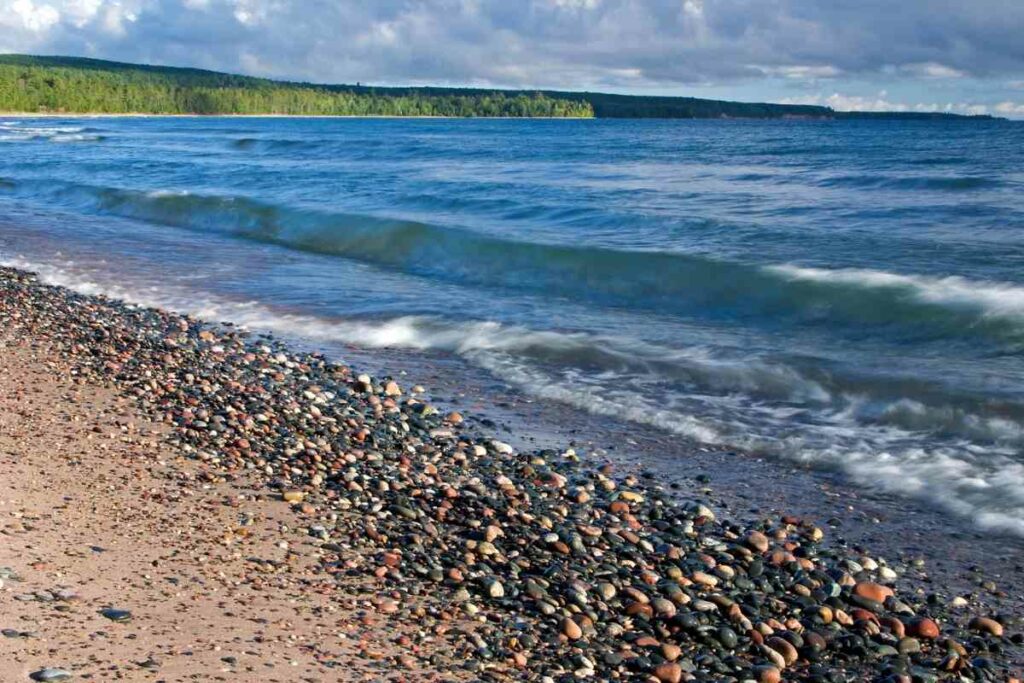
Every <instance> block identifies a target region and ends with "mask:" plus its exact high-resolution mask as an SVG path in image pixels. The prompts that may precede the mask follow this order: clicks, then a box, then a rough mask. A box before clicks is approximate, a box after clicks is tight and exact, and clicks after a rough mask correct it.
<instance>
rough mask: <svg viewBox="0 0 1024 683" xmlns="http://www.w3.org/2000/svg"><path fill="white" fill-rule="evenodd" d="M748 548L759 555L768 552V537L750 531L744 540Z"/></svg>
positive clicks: (758, 532)
mask: <svg viewBox="0 0 1024 683" xmlns="http://www.w3.org/2000/svg"><path fill="white" fill-rule="evenodd" d="M744 540H745V541H746V543H747V545H748V546H750V547H751V548H753V549H754V550H756V551H757V552H759V553H765V552H768V537H767V536H765V535H764V534H762V533H761V532H760V531H751V532H750V533H748V534H747V537H746V538H745V539H744Z"/></svg>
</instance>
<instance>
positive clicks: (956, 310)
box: [4, 181, 1024, 350]
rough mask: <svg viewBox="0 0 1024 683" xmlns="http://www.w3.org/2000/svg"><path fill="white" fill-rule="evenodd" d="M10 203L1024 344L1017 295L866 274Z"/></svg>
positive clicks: (294, 221) (701, 310)
mask: <svg viewBox="0 0 1024 683" xmlns="http://www.w3.org/2000/svg"><path fill="white" fill-rule="evenodd" d="M4 189H6V190H7V191H13V192H14V193H15V194H18V195H23V196H29V197H31V198H33V199H40V198H42V199H44V200H47V201H50V202H55V203H63V204H71V205H73V206H74V207H75V208H76V209H79V210H85V211H92V212H96V213H100V214H103V215H116V216H120V217H124V218H129V219H135V220H142V221H146V222H149V223H154V224H158V225H165V226H170V227H176V228H185V229H189V230H195V231H199V232H208V233H209V232H212V233H216V234H221V235H224V236H227V237H231V238H236V239H244V240H252V241H257V242H264V243H271V244H276V245H279V246H282V247H285V248H288V249H295V250H301V251H306V252H312V253H316V254H322V255H329V256H337V257H343V258H346V259H351V260H355V261H360V262H364V263H368V264H372V265H374V266H377V267H382V268H387V269H391V270H395V271H400V272H404V273H409V274H412V275H416V276H421V277H427V278H430V279H436V280H440V281H445V282H453V283H456V284H460V285H469V286H479V287H493V288H501V289H507V290H516V291H527V292H542V293H544V294H545V295H546V296H555V297H564V298H566V299H571V300H573V301H587V302H591V303H594V304H597V305H602V306H610V307H627V308H630V309H643V310H649V311H655V312H661V313H674V314H684V315H692V316H697V317H700V318H702V319H711V320H712V321H713V320H731V319H735V318H748V319H749V318H754V319H760V320H765V321H768V322H771V323H772V324H774V323H777V322H778V321H780V320H783V319H785V320H788V321H789V322H792V323H795V324H800V325H827V326H830V327H842V326H846V327H847V328H853V329H855V330H857V331H861V330H862V329H863V327H864V326H865V325H867V326H872V327H874V328H875V329H876V330H877V331H879V332H880V333H885V334H888V335H892V336H895V337H898V338H900V339H905V340H911V341H922V340H930V339H977V338H979V337H981V338H985V339H988V340H990V341H991V342H993V343H995V344H997V345H999V348H1000V349H1006V348H1009V349H1011V350H1013V349H1017V348H1019V347H1020V345H1021V344H1024V287H1021V286H1018V285H1015V284H1008V283H997V282H984V281H972V280H967V279H965V278H958V277H948V278H928V277H924V276H917V275H900V274H895V273H886V272H882V271H870V270H852V269H850V270H843V269H840V270H826V269H818V268H805V267H800V266H795V265H769V266H761V265H755V264H746V263H742V262H735V261H725V260H717V259H713V258H707V257H703V256H699V255H692V254H685V253H674V252H664V251H628V250H621V249H614V248H609V247H600V246H588V245H572V244H552V243H538V242H520V241H514V240H509V239H504V238H501V237H497V236H491V235H486V234H482V233H477V232H474V231H472V230H468V229H465V228H461V227H456V226H443V225H435V224H428V223H422V222H417V221H410V220H401V219H389V218H381V217H376V216H367V215H356V214H340V213H337V214H336V213H323V212H317V211H310V210H303V209H298V208H291V207H286V206H277V205H272V204H264V203H261V202H257V201H254V200H252V199H248V198H246V197H235V196H214V195H194V194H190V193H187V192H153V191H150V192H143V191H137V190H128V189H119V188H110V187H95V186H91V185H80V184H67V185H59V184H54V183H51V182H49V181H25V182H19V184H18V185H17V186H16V187H14V188H4Z"/></svg>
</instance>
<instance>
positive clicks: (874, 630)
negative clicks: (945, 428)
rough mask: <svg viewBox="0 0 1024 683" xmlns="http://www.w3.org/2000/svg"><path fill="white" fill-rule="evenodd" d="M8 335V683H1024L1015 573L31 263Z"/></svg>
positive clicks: (3, 330) (4, 666)
mask: <svg viewBox="0 0 1024 683" xmlns="http://www.w3.org/2000/svg"><path fill="white" fill-rule="evenodd" d="M0 340H2V344H3V347H2V349H3V359H4V360H3V362H2V363H0V401H2V403H0V467H2V469H3V472H2V474H0V476H2V477H3V482H4V486H3V493H2V494H0V496H2V500H0V504H2V506H0V532H2V533H3V535H4V539H5V541H4V544H3V545H2V546H0V581H2V582H3V585H2V588H0V627H2V628H3V638H2V639H0V673H2V676H0V680H3V681H8V680H10V681H19V680H37V681H58V680H139V681H190V680H228V681H335V680H392V681H412V680H425V681H428V680H429V681H448V680H452V681H455V680H493V681H520V680H523V681H576V680H594V681H608V680H623V681H652V682H668V683H676V682H678V681H716V682H718V681H722V682H725V681H744V682H745V681H756V682H758V683H770V682H772V681H782V680H786V681H837V682H838V681H892V682H896V681H908V682H910V681H1006V682H1008V683H1009V682H1010V681H1017V680H1019V679H1018V676H1019V668H1020V665H1021V663H1022V662H1024V657H1022V654H1021V653H1022V647H1021V645H1022V643H1024V634H1022V627H1021V622H1020V614H1019V612H1018V611H1017V610H1016V609H1015V608H1016V602H1015V601H1014V599H1013V598H1012V596H1011V595H1010V593H1012V592H1014V591H1013V588H1014V587H1013V586H1005V585H1000V583H997V582H994V581H992V580H990V579H988V578H985V577H981V578H980V579H979V581H978V584H979V586H981V587H982V590H978V591H971V592H966V593H965V592H964V591H963V590H959V587H956V586H944V585H937V584H935V583H934V582H932V583H928V582H922V581H920V580H919V579H920V575H921V574H922V572H924V571H926V569H927V563H928V558H924V559H921V560H917V561H914V562H904V561H902V560H892V559H888V560H887V559H886V558H885V557H882V556H881V555H880V554H879V552H878V551H873V550H872V548H864V547H859V546H855V545H850V544H846V543H842V542H837V539H835V538H832V537H831V536H830V532H829V526H828V525H827V524H825V521H824V520H820V519H815V518H811V517H807V516H797V515H787V514H783V515H771V516H762V517H760V518H758V517H755V516H750V515H745V514H738V513H735V512H733V511H732V510H730V509H728V506H723V505H722V504H721V501H720V500H719V499H717V498H716V496H715V495H714V494H713V493H712V492H711V491H710V489H708V491H707V493H704V494H702V493H701V492H700V491H699V490H698V491H695V492H694V491H686V492H684V493H681V492H680V491H678V490H674V489H673V487H672V486H671V485H669V483H668V482H663V481H662V480H661V479H660V478H657V477H645V476H642V475H637V474H635V473H633V472H627V471H625V470H622V471H620V470H619V469H618V468H616V467H615V465H614V464H612V463H609V462H596V461H594V459H592V458H589V457H587V455H586V454H585V453H577V452H576V451H575V450H573V449H572V448H570V447H568V445H566V446H565V447H562V448H544V449H539V450H533V451H531V450H528V449H525V450H524V449H522V448H518V447H513V446H512V445H510V443H509V442H512V441H513V440H512V439H503V440H499V439H498V438H496V435H495V434H493V433H487V432H486V431H485V430H484V429H481V428H480V427H478V426H477V424H478V423H476V422H473V421H471V420H470V419H469V418H470V417H471V416H469V415H462V414H459V413H457V412H451V411H450V410H448V409H447V408H443V407H437V406H434V405H432V404H431V403H430V402H429V401H427V400H426V399H425V398H424V389H423V388H422V387H418V386H416V385H415V384H413V383H409V382H406V381H405V380H404V378H403V381H402V382H399V381H397V380H396V379H394V378H392V377H389V376H386V375H384V376H376V377H371V376H369V375H366V374H363V373H362V372H361V371H360V369H359V368H352V367H349V366H348V365H346V364H342V363H339V362H336V361H334V360H332V359H328V358H326V357H324V356H322V355H318V354H314V353H304V352H301V351H299V350H296V349H293V348H290V347H289V346H287V345H285V344H283V343H281V342H279V341H277V340H275V339H273V338H271V337H269V336H264V335H257V334H250V333H247V332H246V331H244V330H241V329H238V328H235V327H233V326H231V325H225V324H217V323H216V322H213V321H209V322H207V321H201V320H198V319H195V318H191V317H185V316H181V315H178V314H175V313H171V312H168V311H162V310H158V309H151V308H142V307H137V306H132V305H128V304H125V303H122V302H119V301H117V300H113V299H109V298H106V297H101V296H86V295H82V294H77V293H74V292H71V291H70V290H67V289H64V288H62V287H55V286H50V285H46V284H42V283H41V282H39V281H38V280H37V278H36V277H35V276H34V275H33V274H31V273H28V272H25V271H21V270H16V269H10V268H2V269H0ZM471 424H472V425H474V426H473V427H470V426H469V425H471ZM894 543H896V544H897V545H898V543H899V541H898V540H897V541H894ZM982 559H983V558H979V562H980V561H981V560H982Z"/></svg>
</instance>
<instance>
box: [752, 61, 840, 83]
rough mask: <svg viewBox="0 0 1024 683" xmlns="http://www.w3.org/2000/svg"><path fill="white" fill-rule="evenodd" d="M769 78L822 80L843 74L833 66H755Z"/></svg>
mask: <svg viewBox="0 0 1024 683" xmlns="http://www.w3.org/2000/svg"><path fill="white" fill-rule="evenodd" d="M754 68H756V69H759V70H760V71H762V72H763V73H765V74H766V75H769V76H781V77H782V78H791V79H795V80H804V81H808V80H816V79H821V78H835V77H836V76H839V75H840V74H842V71H840V70H839V69H837V68H836V67H834V66H832V65H831V64H821V65H807V64H804V65H797V66H755V67H754Z"/></svg>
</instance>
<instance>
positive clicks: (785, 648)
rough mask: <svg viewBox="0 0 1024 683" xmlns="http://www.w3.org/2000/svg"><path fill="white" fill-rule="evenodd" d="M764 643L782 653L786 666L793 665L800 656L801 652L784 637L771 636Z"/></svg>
mask: <svg viewBox="0 0 1024 683" xmlns="http://www.w3.org/2000/svg"><path fill="white" fill-rule="evenodd" d="M764 644H765V645H767V646H768V647H770V648H771V649H773V650H775V651H776V652H778V653H779V654H780V655H782V659H783V661H785V662H786V666H792V665H793V664H794V663H795V662H796V660H797V658H798V657H799V653H798V652H797V651H796V648H795V647H793V645H792V644H791V643H790V642H789V641H788V640H785V639H783V638H779V637H773V638H769V639H768V640H766V641H765V643H764Z"/></svg>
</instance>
